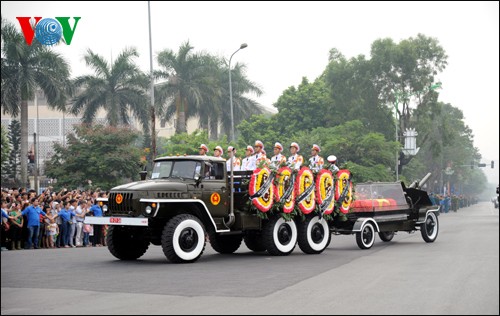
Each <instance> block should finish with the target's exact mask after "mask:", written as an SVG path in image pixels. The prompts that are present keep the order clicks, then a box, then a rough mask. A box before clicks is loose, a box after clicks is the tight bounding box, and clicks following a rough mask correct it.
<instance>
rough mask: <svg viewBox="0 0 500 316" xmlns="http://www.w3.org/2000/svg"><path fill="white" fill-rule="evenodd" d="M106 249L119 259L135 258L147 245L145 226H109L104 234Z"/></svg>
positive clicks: (143, 252)
mask: <svg viewBox="0 0 500 316" xmlns="http://www.w3.org/2000/svg"><path fill="white" fill-rule="evenodd" d="M106 244H107V245H108V250H109V252H111V254H112V255H113V256H115V257H116V258H118V259H120V260H136V259H138V258H140V257H141V256H142V255H144V254H145V253H146V251H147V250H148V247H149V239H148V238H147V228H144V227H133V226H109V228H108V234H107V235H106Z"/></svg>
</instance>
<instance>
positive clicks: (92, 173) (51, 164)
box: [45, 125, 141, 190]
mask: <svg viewBox="0 0 500 316" xmlns="http://www.w3.org/2000/svg"><path fill="white" fill-rule="evenodd" d="M138 136H139V135H138V133H137V132H136V131H134V130H132V129H130V128H126V127H113V126H106V127H105V126H103V125H93V126H87V125H80V126H75V134H73V133H72V134H69V135H68V142H67V146H66V147H63V146H61V145H60V144H58V143H55V144H54V155H53V156H52V157H51V159H50V160H48V161H47V162H46V163H45V173H46V174H47V176H48V177H50V178H54V179H57V185H58V186H59V187H85V186H87V183H88V180H92V184H93V186H96V187H100V188H101V189H104V190H109V189H110V188H112V187H114V186H116V185H118V184H121V183H125V182H128V181H130V180H131V179H138V175H139V171H140V170H141V150H140V149H139V148H138V146H137V145H136V143H135V142H136V140H137V138H138Z"/></svg>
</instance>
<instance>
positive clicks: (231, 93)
mask: <svg viewBox="0 0 500 316" xmlns="http://www.w3.org/2000/svg"><path fill="white" fill-rule="evenodd" d="M247 46H248V45H247V44H246V43H243V44H241V45H240V48H238V49H237V50H236V51H235V52H234V53H233V54H232V55H231V57H230V58H229V104H230V106H231V141H233V142H234V111H233V87H232V84H231V59H232V58H233V56H234V54H236V53H237V52H239V51H240V50H241V49H243V48H246V47H247Z"/></svg>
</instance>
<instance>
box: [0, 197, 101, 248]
mask: <svg viewBox="0 0 500 316" xmlns="http://www.w3.org/2000/svg"><path fill="white" fill-rule="evenodd" d="M106 196H107V193H106V192H101V191H100V190H99V189H97V190H95V191H91V190H87V191H82V190H71V191H69V190H67V189H63V190H61V191H59V192H52V187H49V188H47V189H46V190H44V191H43V192H42V193H41V194H39V195H37V194H36V192H35V190H27V189H26V188H2V198H1V204H2V231H1V242H2V250H21V249H40V248H76V247H89V246H94V247H100V246H103V245H105V244H106V239H105V236H106V231H107V227H103V226H102V225H89V224H85V223H84V219H85V217H86V216H97V217H101V216H102V215H103V214H102V209H101V207H100V206H99V204H98V202H97V198H98V197H106Z"/></svg>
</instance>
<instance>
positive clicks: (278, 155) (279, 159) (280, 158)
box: [271, 142, 286, 168]
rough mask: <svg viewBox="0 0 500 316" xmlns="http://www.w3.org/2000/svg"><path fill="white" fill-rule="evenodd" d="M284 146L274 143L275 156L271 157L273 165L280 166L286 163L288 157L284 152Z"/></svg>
mask: <svg viewBox="0 0 500 316" xmlns="http://www.w3.org/2000/svg"><path fill="white" fill-rule="evenodd" d="M282 152H283V146H282V145H281V144H280V143H279V142H276V143H275V144H274V156H273V157H272V158H271V165H272V166H274V167H275V168H279V167H280V166H281V164H283V163H286V157H285V155H283V154H282Z"/></svg>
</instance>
